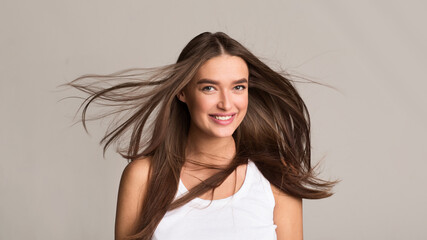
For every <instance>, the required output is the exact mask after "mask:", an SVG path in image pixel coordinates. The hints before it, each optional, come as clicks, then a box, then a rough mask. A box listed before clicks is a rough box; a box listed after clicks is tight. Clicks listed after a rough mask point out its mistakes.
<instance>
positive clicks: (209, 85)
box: [178, 54, 249, 137]
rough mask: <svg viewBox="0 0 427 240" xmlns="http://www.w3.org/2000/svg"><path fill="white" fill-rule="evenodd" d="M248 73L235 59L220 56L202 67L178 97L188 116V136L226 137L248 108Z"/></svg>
mask: <svg viewBox="0 0 427 240" xmlns="http://www.w3.org/2000/svg"><path fill="white" fill-rule="evenodd" d="M248 79H249V70H248V66H247V65H246V62H245V61H244V60H243V59H242V58H240V57H236V56H230V55H225V54H224V55H220V56H218V57H214V58H211V59H209V60H208V61H207V62H206V63H204V64H203V65H202V66H201V67H200V69H199V70H198V72H197V73H196V75H195V76H194V78H193V79H192V80H191V82H190V83H189V84H188V85H187V86H186V87H185V88H184V90H183V91H182V92H181V93H180V94H179V95H178V98H179V99H180V100H181V101H182V102H184V103H186V104H187V107H188V110H189V112H190V115H191V125H190V132H191V134H197V135H199V136H203V137H229V136H231V135H232V134H233V133H234V131H235V130H236V129H237V127H238V126H239V125H240V123H241V122H242V120H243V118H244V117H245V114H246V110H247V108H248Z"/></svg>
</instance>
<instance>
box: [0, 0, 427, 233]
mask: <svg viewBox="0 0 427 240" xmlns="http://www.w3.org/2000/svg"><path fill="white" fill-rule="evenodd" d="M426 7H427V5H426V3H425V1H403V0H402V1H367V0H361V1H339V0H335V1H332V0H331V1H318V0H306V1H296V0H295V1H136V0H133V1H130V0H124V1H101V0H98V1H95V0H94V1H82V0H76V1H53V0H52V1H46V0H41V1H28V0H27V1H11V0H2V1H1V7H0V26H1V28H0V31H1V38H0V109H1V111H0V114H1V117H0V152H1V160H0V239H2V240H3V239H5V240H6V239H7V240H9V239H61V240H62V239H64V240H65V239H70V240H74V239H113V232H114V230H113V227H114V216H115V204H116V197H117V189H118V184H119V179H120V175H121V172H122V170H123V168H124V167H125V165H126V161H125V160H124V159H121V158H120V157H119V156H118V155H117V154H115V153H114V151H109V152H107V155H106V158H105V159H104V158H103V157H102V150H101V148H100V147H99V145H98V141H99V140H100V137H101V136H102V134H103V126H105V124H104V125H103V124H99V123H94V124H91V125H90V129H91V132H90V133H91V135H90V136H89V135H86V133H85V132H84V131H83V128H82V127H81V126H80V125H74V126H72V123H73V122H74V120H73V116H74V113H75V111H76V110H77V107H78V104H79V101H78V100H75V99H74V100H73V99H70V100H65V101H59V100H60V99H61V98H63V97H67V96H70V95H73V94H74V95H75V94H76V92H73V91H63V89H57V88H56V87H57V86H58V85H60V84H63V83H65V82H67V81H70V80H72V79H73V78H75V77H77V76H79V75H82V74H86V73H100V74H107V73H111V72H114V71H117V70H121V69H125V68H130V67H154V66H160V65H165V64H169V63H172V62H174V61H175V60H176V58H177V56H178V54H179V52H180V50H181V49H182V48H183V47H184V45H185V44H186V43H187V42H188V41H189V40H190V39H191V38H192V37H194V36H195V35H197V34H199V33H201V32H203V31H224V32H226V33H228V34H229V35H230V36H232V37H234V38H236V39H237V40H239V41H240V42H242V43H243V44H244V45H246V46H247V47H248V48H249V49H251V50H252V51H253V52H254V53H255V54H256V55H258V56H260V57H262V58H263V59H265V61H266V62H267V63H268V64H269V65H270V66H272V67H273V68H275V69H279V68H282V69H284V70H286V71H288V72H289V73H292V74H296V75H299V76H301V77H307V78H310V79H313V80H316V81H320V82H322V83H325V84H329V85H332V86H333V87H335V88H336V89H335V90H334V89H331V88H327V87H322V86H319V85H314V84H304V83H301V84H298V89H299V90H300V91H301V94H302V96H303V98H304V99H305V100H306V103H307V106H308V108H309V110H310V113H311V117H312V129H313V130H312V141H313V161H314V162H318V161H321V162H322V165H321V169H322V170H323V172H322V176H323V177H325V178H331V179H334V178H340V179H342V182H341V183H340V184H339V185H338V186H337V187H336V189H335V192H336V194H335V195H334V196H333V197H331V198H328V199H324V200H316V201H313V200H305V201H304V234H305V239H326V240H329V239H355V240H356V239H427V231H426V228H425V225H426V216H427V207H426V204H425V203H426V200H425V199H426V198H427V194H426V190H425V189H426V187H425V185H426V182H427V177H426V174H425V169H426V167H427V161H426V160H427V159H426V155H427V150H426V149H427V146H426V140H425V136H426V135H427V128H426V126H425V123H426V122H427V113H426V104H427V97H426V87H427V81H425V80H426V75H425V69H426V66H427V65H426V62H427V61H426V56H427V54H426V53H427V47H426V42H427V31H426V28H425V24H424V23H425V22H426V20H427V19H426V17H425V9H426Z"/></svg>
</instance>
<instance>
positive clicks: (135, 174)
mask: <svg viewBox="0 0 427 240" xmlns="http://www.w3.org/2000/svg"><path fill="white" fill-rule="evenodd" d="M150 161H151V157H144V158H139V159H135V160H133V161H131V162H130V163H129V164H128V165H127V166H126V167H125V169H124V170H123V174H122V180H121V181H122V183H124V184H126V185H132V186H135V187H137V186H141V185H145V183H146V182H147V180H148V175H149V170H150Z"/></svg>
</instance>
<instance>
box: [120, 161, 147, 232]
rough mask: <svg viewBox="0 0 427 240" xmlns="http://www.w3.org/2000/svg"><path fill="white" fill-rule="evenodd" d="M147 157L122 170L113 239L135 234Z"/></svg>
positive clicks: (145, 179)
mask: <svg viewBox="0 0 427 240" xmlns="http://www.w3.org/2000/svg"><path fill="white" fill-rule="evenodd" d="M149 167H150V165H149V159H148V158H145V159H138V160H134V161H132V162H130V163H129V164H128V165H127V166H126V168H125V169H124V171H123V174H122V178H121V180H120V187H119V195H118V199H117V210H116V225H115V239H116V240H121V239H124V238H125V237H127V236H130V235H132V234H135V230H136V229H135V228H136V226H137V223H138V220H139V218H140V213H141V206H142V203H143V200H144V196H145V192H146V189H147V182H148V172H149Z"/></svg>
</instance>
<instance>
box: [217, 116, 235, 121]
mask: <svg viewBox="0 0 427 240" xmlns="http://www.w3.org/2000/svg"><path fill="white" fill-rule="evenodd" d="M231 117H232V116H215V118H216V119H218V120H228V119H230V118H231Z"/></svg>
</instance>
